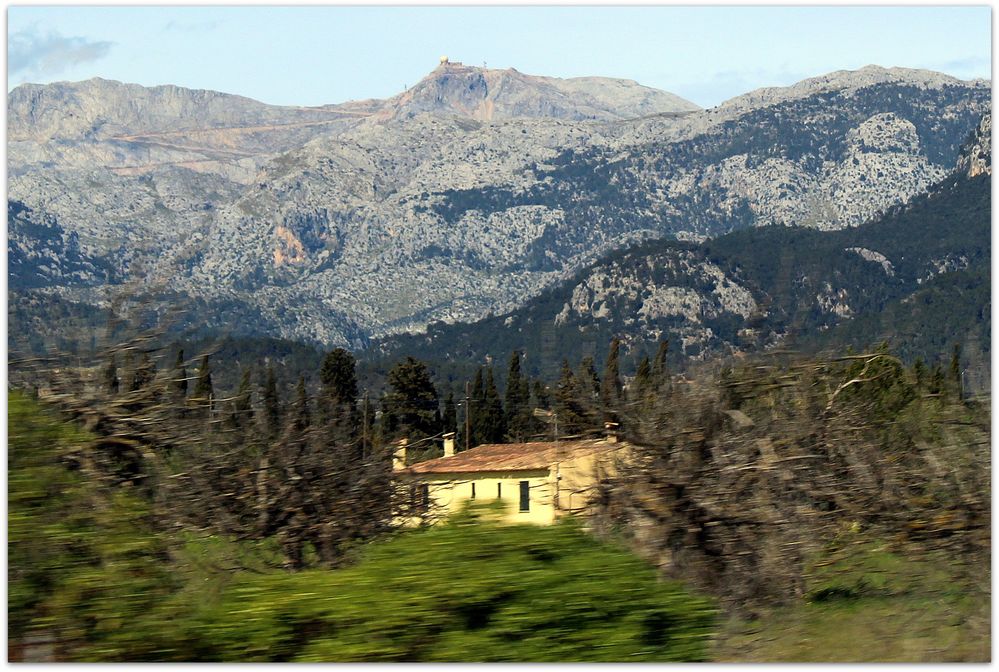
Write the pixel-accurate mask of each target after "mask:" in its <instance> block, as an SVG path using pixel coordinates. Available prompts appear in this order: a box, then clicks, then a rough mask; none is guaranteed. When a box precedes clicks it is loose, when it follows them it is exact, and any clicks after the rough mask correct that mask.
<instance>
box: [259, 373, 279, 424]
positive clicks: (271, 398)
mask: <svg viewBox="0 0 999 672" xmlns="http://www.w3.org/2000/svg"><path fill="white" fill-rule="evenodd" d="M263 401H264V417H263V421H264V428H265V430H266V432H267V434H268V436H270V437H271V438H274V437H276V436H277V435H278V434H279V433H280V432H281V404H280V401H279V400H278V391H277V376H276V375H275V373H274V366H273V365H268V367H267V379H266V382H265V383H264V394H263Z"/></svg>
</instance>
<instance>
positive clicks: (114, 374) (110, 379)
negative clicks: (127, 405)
mask: <svg viewBox="0 0 999 672" xmlns="http://www.w3.org/2000/svg"><path fill="white" fill-rule="evenodd" d="M119 387H120V383H119V381H118V361H117V358H116V357H115V353H113V352H112V353H111V357H110V358H109V359H108V365H107V367H105V369H104V391H105V392H107V393H108V394H110V395H115V394H118V389H119Z"/></svg>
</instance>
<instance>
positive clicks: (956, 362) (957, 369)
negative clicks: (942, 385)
mask: <svg viewBox="0 0 999 672" xmlns="http://www.w3.org/2000/svg"><path fill="white" fill-rule="evenodd" d="M950 379H951V383H952V384H953V385H954V388H955V389H956V390H957V397H958V399H961V398H963V396H964V394H963V390H962V389H961V388H962V387H963V386H962V385H961V344H960V343H955V344H954V351H953V352H952V353H951V356H950Z"/></svg>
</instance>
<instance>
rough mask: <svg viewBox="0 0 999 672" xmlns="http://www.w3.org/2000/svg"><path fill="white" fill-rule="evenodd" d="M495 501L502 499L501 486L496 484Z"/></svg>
mask: <svg viewBox="0 0 999 672" xmlns="http://www.w3.org/2000/svg"><path fill="white" fill-rule="evenodd" d="M496 499H503V484H502V483H497V484H496Z"/></svg>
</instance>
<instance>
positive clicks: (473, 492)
mask: <svg viewBox="0 0 999 672" xmlns="http://www.w3.org/2000/svg"><path fill="white" fill-rule="evenodd" d="M472 499H475V483H474V482H473V483H472Z"/></svg>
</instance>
